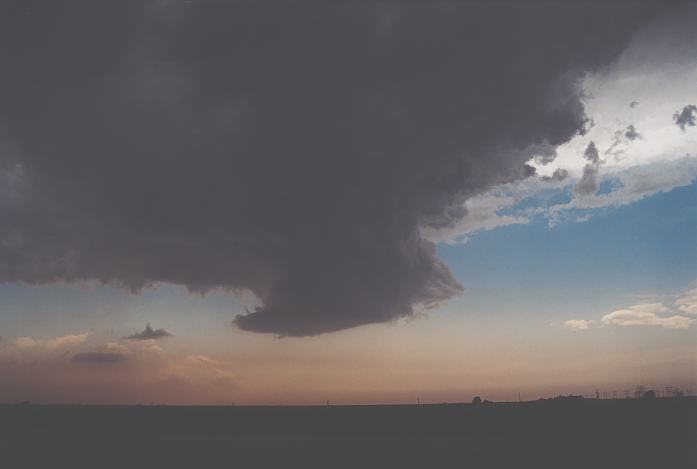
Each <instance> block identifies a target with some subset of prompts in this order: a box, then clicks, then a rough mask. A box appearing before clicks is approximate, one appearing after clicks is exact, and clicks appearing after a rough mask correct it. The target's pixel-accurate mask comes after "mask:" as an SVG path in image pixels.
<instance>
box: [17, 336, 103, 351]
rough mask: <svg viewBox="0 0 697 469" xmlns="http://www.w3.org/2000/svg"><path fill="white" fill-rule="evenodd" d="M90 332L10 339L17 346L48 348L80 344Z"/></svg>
mask: <svg viewBox="0 0 697 469" xmlns="http://www.w3.org/2000/svg"><path fill="white" fill-rule="evenodd" d="M89 335H90V334H89V332H85V333H82V334H68V335H63V336H60V337H54V338H51V339H35V338H33V337H26V336H25V337H15V338H14V339H12V340H11V341H10V343H11V344H12V345H14V346H15V347H17V348H25V349H26V348H47V349H57V348H62V347H70V346H75V345H80V344H82V343H84V342H85V340H87V338H88V337H89Z"/></svg>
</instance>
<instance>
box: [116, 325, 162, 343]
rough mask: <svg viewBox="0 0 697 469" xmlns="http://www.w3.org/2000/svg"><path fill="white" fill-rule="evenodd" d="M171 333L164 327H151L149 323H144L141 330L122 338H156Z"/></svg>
mask: <svg viewBox="0 0 697 469" xmlns="http://www.w3.org/2000/svg"><path fill="white" fill-rule="evenodd" d="M171 336H172V334H170V333H169V332H167V331H166V330H165V329H153V328H152V327H151V326H150V324H149V323H148V324H146V326H145V329H143V330H142V331H141V332H136V333H135V334H131V335H129V336H126V337H124V339H128V340H157V339H163V338H165V337H171Z"/></svg>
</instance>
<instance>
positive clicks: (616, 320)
mask: <svg viewBox="0 0 697 469" xmlns="http://www.w3.org/2000/svg"><path fill="white" fill-rule="evenodd" d="M673 303H674V307H673V308H668V307H667V306H665V305H664V304H662V303H640V304H637V305H634V306H630V307H628V308H625V309H619V310H616V311H612V312H610V313H608V314H605V315H603V316H602V317H601V318H600V319H599V320H595V319H569V320H567V321H564V322H563V323H562V327H564V328H566V329H571V330H575V331H584V330H587V329H590V328H593V327H604V326H624V327H626V326H645V327H649V326H654V327H663V328H666V329H687V328H689V327H691V326H692V325H693V324H694V323H695V322H697V288H693V289H690V290H687V291H685V292H683V293H682V294H680V295H679V296H678V297H677V298H675V299H674V301H673ZM675 310H677V314H676V313H675ZM690 316H696V317H690Z"/></svg>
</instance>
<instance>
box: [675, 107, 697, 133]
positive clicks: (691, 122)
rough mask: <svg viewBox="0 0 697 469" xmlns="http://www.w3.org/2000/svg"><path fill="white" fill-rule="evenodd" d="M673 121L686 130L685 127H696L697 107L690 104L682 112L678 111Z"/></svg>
mask: <svg viewBox="0 0 697 469" xmlns="http://www.w3.org/2000/svg"><path fill="white" fill-rule="evenodd" d="M673 120H674V121H675V125H677V126H678V127H680V128H681V129H682V130H685V127H694V126H695V125H697V106H695V105H694V104H688V105H687V106H685V107H684V108H682V111H676V112H675V114H673Z"/></svg>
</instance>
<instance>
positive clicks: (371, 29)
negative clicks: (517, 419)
mask: <svg viewBox="0 0 697 469" xmlns="http://www.w3.org/2000/svg"><path fill="white" fill-rule="evenodd" d="M95 5H96V4H94V3H91V2H73V3H70V4H62V5H61V4H55V5H46V4H45V2H37V3H33V2H17V3H14V2H8V3H6V4H4V5H3V6H2V7H0V35H1V36H2V37H0V44H1V45H0V64H1V65H0V66H1V67H2V68H3V69H4V70H5V73H3V75H2V76H1V77H0V402H21V401H25V400H30V401H32V402H45V403H66V402H67V403H76V402H81V403H93V404H98V403H99V404H105V403H108V404H145V403H159V404H231V403H236V404H324V403H326V402H327V401H330V402H331V403H337V404H342V403H343V404H351V403H406V402H416V400H417V398H418V399H419V400H420V402H423V403H426V402H462V401H469V400H471V399H472V397H473V396H475V395H481V396H482V397H483V398H487V399H492V400H516V399H518V396H519V395H520V396H521V397H522V398H524V399H536V398H538V397H548V396H554V395H558V394H570V393H573V394H584V395H594V394H595V391H596V389H598V390H600V391H601V392H603V393H605V392H607V393H608V395H609V396H612V395H617V396H621V397H623V396H624V392H625V391H631V390H633V389H634V388H635V387H636V386H637V385H645V386H650V387H655V388H657V389H659V390H660V389H663V386H664V385H667V384H671V385H673V387H674V388H681V389H684V390H691V391H693V392H694V391H695V390H697V243H695V239H697V203H696V202H697V80H696V78H697V53H696V52H695V51H697V33H696V32H695V31H694V27H693V26H692V25H694V24H695V22H696V21H697V7H695V5H694V4H691V3H689V2H629V3H622V2H617V3H616V4H610V5H609V6H608V10H607V11H605V9H604V11H603V12H599V11H595V9H594V8H592V7H590V6H589V5H588V4H585V3H577V4H571V3H569V4H563V5H562V4H549V3H536V2H530V3H527V4H520V3H516V4H513V3H506V2H500V3H493V4H486V5H485V4H481V3H467V2H458V3H452V4H451V3H447V2H446V3H442V4H433V5H429V4H417V3H408V4H396V3H385V2H376V3H372V2H362V3H361V4H360V5H352V6H349V5H339V4H328V5H319V4H317V3H314V2H299V3H294V4H293V5H278V6H276V5H274V6H275V8H264V7H263V5H260V4H258V3H257V4H253V3H246V2H239V3H229V4H224V3H221V2H207V1H194V2H177V1H173V2H133V3H131V2H123V3H119V4H118V5H116V4H111V3H107V4H105V5H100V6H99V7H97V6H95Z"/></svg>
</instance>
